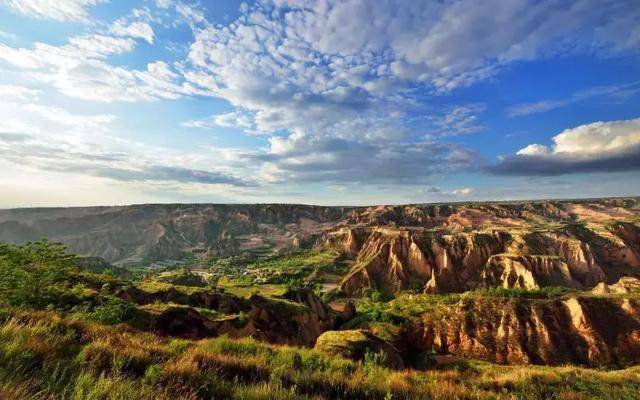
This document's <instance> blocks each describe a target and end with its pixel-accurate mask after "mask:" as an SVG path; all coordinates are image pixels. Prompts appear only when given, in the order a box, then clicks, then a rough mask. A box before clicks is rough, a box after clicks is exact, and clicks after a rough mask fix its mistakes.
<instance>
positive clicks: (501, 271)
mask: <svg viewBox="0 0 640 400" xmlns="http://www.w3.org/2000/svg"><path fill="white" fill-rule="evenodd" d="M480 279H481V280H482V286H485V287H503V288H519V289H526V290H537V289H540V288H542V287H545V286H564V287H570V288H581V287H582V283H581V282H579V281H578V280H577V279H576V278H575V277H573V276H572V274H571V270H570V269H569V266H568V265H567V263H565V262H564V261H562V260H561V259H560V258H558V257H552V256H516V255H509V254H505V255H500V254H499V255H495V256H492V257H491V258H490V259H489V261H488V262H487V265H486V267H485V268H484V269H483V270H482V273H481V276H480Z"/></svg>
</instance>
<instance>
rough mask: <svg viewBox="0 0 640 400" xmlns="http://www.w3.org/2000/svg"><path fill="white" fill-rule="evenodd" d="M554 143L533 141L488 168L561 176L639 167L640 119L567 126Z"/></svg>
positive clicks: (494, 170)
mask: <svg viewBox="0 0 640 400" xmlns="http://www.w3.org/2000/svg"><path fill="white" fill-rule="evenodd" d="M552 141H553V144H552V145H551V146H545V145H541V144H530V145H528V146H526V147H525V148H523V149H521V150H519V151H518V152H517V153H516V155H515V156H512V157H503V158H502V159H501V160H500V162H499V163H498V164H496V165H494V166H491V167H489V168H488V169H489V171H491V172H493V173H496V174H502V175H561V174H568V173H578V172H615V171H633V170H638V169H640V118H638V119H631V120H625V121H608V122H594V123H591V124H586V125H580V126H578V127H575V128H571V129H566V130H564V131H562V132H561V133H560V134H558V135H556V136H554V137H553V138H552Z"/></svg>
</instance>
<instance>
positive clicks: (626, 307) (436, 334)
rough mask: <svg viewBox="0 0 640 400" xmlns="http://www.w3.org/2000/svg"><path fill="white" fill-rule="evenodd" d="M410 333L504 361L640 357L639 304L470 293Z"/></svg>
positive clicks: (599, 361) (460, 352)
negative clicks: (489, 296)
mask: <svg viewBox="0 0 640 400" xmlns="http://www.w3.org/2000/svg"><path fill="white" fill-rule="evenodd" d="M405 335H406V336H405V340H408V341H409V342H410V343H411V346H413V348H418V349H420V350H424V351H426V350H434V351H436V352H439V353H450V354H454V355H456V356H459V357H465V358H478V359H483V360H488V361H492V362H497V363H501V364H547V365H559V364H566V363H571V364H583V365H589V366H598V365H626V364H630V363H635V362H637V361H638V360H640V303H639V302H638V300H630V299H612V298H601V297H592V298H589V297H573V298H563V299H556V300H545V301H542V300H536V301H534V300H522V299H495V298H493V299H471V298H468V299H463V300H461V301H460V303H459V304H458V305H457V306H454V307H452V309H451V311H450V312H448V313H447V314H446V315H445V316H444V317H443V318H440V319H433V318H432V317H431V316H429V315H424V316H423V319H422V320H421V321H420V322H417V323H415V324H413V325H411V327H410V328H408V329H407V331H406V332H405Z"/></svg>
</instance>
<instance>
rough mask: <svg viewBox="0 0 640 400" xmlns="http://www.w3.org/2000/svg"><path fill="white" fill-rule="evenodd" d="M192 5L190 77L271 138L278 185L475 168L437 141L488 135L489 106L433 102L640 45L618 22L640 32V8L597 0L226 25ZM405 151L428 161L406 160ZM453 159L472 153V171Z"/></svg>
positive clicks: (270, 0) (271, 5)
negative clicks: (563, 60)
mask: <svg viewBox="0 0 640 400" xmlns="http://www.w3.org/2000/svg"><path fill="white" fill-rule="evenodd" d="M180 7H181V6H180V5H178V6H177V8H178V13H180V14H181V15H182V16H183V17H184V18H185V19H187V21H188V22H189V24H190V25H191V27H192V29H193V33H194V37H195V40H194V42H193V43H192V45H191V47H190V50H189V55H188V60H189V63H190V64H189V65H187V66H186V69H185V74H184V75H185V78H186V79H187V80H188V81H189V82H190V83H191V84H193V85H194V86H195V87H198V88H200V89H201V90H203V91H207V92H210V93H212V94H213V95H215V96H217V97H220V98H223V99H226V100H228V101H229V102H230V103H231V104H232V105H233V106H234V107H236V108H237V109H242V110H247V111H248V112H250V113H251V114H252V115H253V116H254V121H253V122H254V123H255V128H256V130H257V131H260V132H266V133H270V134H271V135H272V137H271V138H270V139H269V146H268V148H267V149H266V151H265V153H262V154H258V156H256V158H257V159H259V160H260V161H262V163H263V172H264V176H265V177H267V179H271V180H282V179H291V180H296V179H298V180H309V181H311V180H314V179H317V180H357V179H361V180H363V181H366V180H367V179H373V180H376V181H378V182H381V181H392V180H395V181H397V182H402V181H403V180H413V181H416V182H421V181H427V180H428V179H427V178H428V177H429V176H430V175H432V174H434V173H442V172H444V171H447V170H450V169H452V168H454V167H460V165H462V164H464V166H465V167H466V166H469V165H471V164H472V163H473V162H474V161H473V160H474V156H471V154H472V152H470V151H469V150H466V149H463V148H459V147H456V146H452V145H450V144H447V143H442V142H441V141H440V140H437V141H436V140H434V138H442V137H445V136H449V135H455V134H468V133H477V132H480V131H481V130H482V129H483V124H482V123H481V122H480V121H479V117H478V116H479V114H480V113H482V112H483V110H484V106H483V105H481V104H471V105H452V106H451V107H449V109H448V110H445V111H444V113H443V112H442V111H439V110H436V111H434V110H431V109H429V108H428V107H427V106H426V104H425V103H427V102H428V100H429V98H430V96H434V95H438V94H440V93H443V92H447V91H450V90H453V89H455V88H456V87H460V86H465V85H469V84H472V83H474V82H477V81H479V80H483V79H487V78H488V77H490V76H491V75H493V74H495V73H496V72H497V71H499V70H500V69H501V68H503V67H505V66H508V65H510V64H512V63H514V62H517V61H522V60H530V59H534V58H537V57H543V56H546V55H549V54H553V53H557V52H561V51H567V49H570V50H569V51H572V52H594V51H595V52H600V53H602V52H607V53H610V52H611V51H623V50H628V49H633V48H636V47H637V46H638V44H639V43H638V42H636V41H634V40H628V38H627V37H626V36H625V37H624V40H625V41H624V44H619V43H620V40H622V38H623V36H624V35H623V34H622V31H621V30H619V29H617V30H614V29H613V28H612V26H610V24H609V23H608V22H607V21H613V20H623V23H624V24H625V26H628V27H629V28H630V29H635V26H634V25H633V24H632V23H631V20H629V18H627V17H625V18H624V19H622V18H621V16H622V15H625V16H626V15H633V16H634V18H635V19H637V18H639V17H640V11H638V9H636V8H635V7H632V6H631V5H630V4H626V3H624V4H621V5H619V6H617V7H614V6H611V5H610V4H608V3H607V2H604V1H597V0H576V1H574V2H572V3H570V4H565V3H562V2H560V1H559V0H543V1H518V2H504V1H497V0H496V1H491V2H489V3H486V2H485V3H482V4H481V3H478V2H476V1H471V0H460V1H443V2H415V1H410V0H396V1H384V2H376V3H375V4H373V5H372V3H371V2H370V1H365V0H346V1H331V0H326V1H317V2H316V1H305V0H299V1H298V0H288V1H281V0H264V1H261V2H258V3H257V4H255V5H253V6H249V7H245V8H244V10H241V12H242V13H244V15H242V16H241V17H240V18H238V19H237V20H236V21H233V22H232V23H229V24H226V25H215V26H214V25H212V24H210V23H208V22H207V21H206V19H205V18H204V16H203V14H202V13H201V12H198V10H196V9H195V8H193V7H186V8H182V9H180ZM603 15H604V16H606V18H603ZM634 18H632V20H633V19H634ZM594 27H596V28H598V29H595V30H594V29H593V28H594ZM480 38H481V39H480ZM614 41H615V42H616V46H612V43H613V42H614ZM612 49H613V50H612ZM409 88H411V89H412V90H409ZM420 93H422V94H420ZM415 114H418V115H421V118H414V117H410V115H415ZM188 124H191V125H193V126H197V125H203V124H204V125H206V124H207V122H206V121H196V122H194V121H191V122H188ZM430 146H431V147H430ZM405 147H410V148H411V157H414V158H415V160H416V161H415V162H413V163H411V162H408V161H407V160H405V158H406V157H407V156H406V155H403V154H402V153H401V151H400V150H401V149H404V148H405ZM433 149H436V150H434V151H432V150H433ZM434 152H435V153H434ZM450 154H459V155H463V154H464V157H462V158H461V159H462V160H464V162H462V163H458V162H456V161H452V159H451V158H450ZM251 156H252V157H253V156H254V155H251ZM354 160H358V161H360V164H359V165H358V162H355V161H354ZM361 160H364V161H361ZM465 163H466V164H465ZM358 166H359V167H361V168H360V169H358ZM364 170H368V171H370V172H369V173H368V174H367V173H365V172H363V171H364ZM403 173H404V175H406V176H404V177H403V176H402V175H403ZM408 176H410V178H409V177H408Z"/></svg>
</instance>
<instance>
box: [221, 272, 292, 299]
mask: <svg viewBox="0 0 640 400" xmlns="http://www.w3.org/2000/svg"><path fill="white" fill-rule="evenodd" d="M217 287H218V288H220V289H224V291H225V292H228V293H231V294H233V295H235V296H238V297H244V298H248V297H251V295H253V294H255V293H259V294H260V295H262V296H269V297H273V296H280V295H282V294H284V292H285V287H284V285H277V284H256V283H247V282H238V281H236V280H233V279H229V278H227V277H222V278H220V279H219V280H218V284H217Z"/></svg>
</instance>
